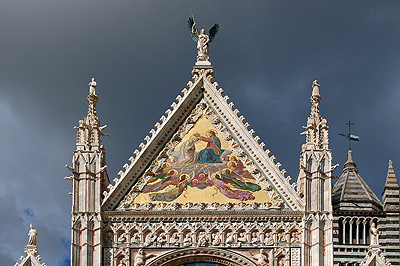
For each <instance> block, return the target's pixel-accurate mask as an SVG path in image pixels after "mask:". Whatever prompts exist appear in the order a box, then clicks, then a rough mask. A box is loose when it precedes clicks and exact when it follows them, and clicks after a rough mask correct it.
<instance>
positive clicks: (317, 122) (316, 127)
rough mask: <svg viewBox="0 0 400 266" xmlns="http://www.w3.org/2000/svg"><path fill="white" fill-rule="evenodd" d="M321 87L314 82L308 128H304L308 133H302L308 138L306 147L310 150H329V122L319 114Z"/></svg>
mask: <svg viewBox="0 0 400 266" xmlns="http://www.w3.org/2000/svg"><path fill="white" fill-rule="evenodd" d="M319 87H320V85H319V84H318V81H317V80H314V82H313V84H312V88H313V90H312V95H311V98H310V100H311V104H312V106H311V114H310V116H309V117H308V120H307V126H306V127H303V128H304V129H306V131H305V132H303V133H301V134H302V135H306V136H307V138H306V142H307V144H306V146H307V147H308V148H310V149H311V148H313V149H328V144H329V139H328V126H327V121H326V119H324V118H322V117H321V115H320V114H319V102H320V100H321V96H320V95H319Z"/></svg>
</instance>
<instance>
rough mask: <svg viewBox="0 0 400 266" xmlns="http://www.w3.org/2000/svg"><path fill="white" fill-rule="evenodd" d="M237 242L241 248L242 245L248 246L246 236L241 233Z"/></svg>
mask: <svg viewBox="0 0 400 266" xmlns="http://www.w3.org/2000/svg"><path fill="white" fill-rule="evenodd" d="M237 241H238V244H239V246H241V245H242V244H246V243H247V237H246V235H245V234H244V233H240V235H239V237H238V239H237Z"/></svg>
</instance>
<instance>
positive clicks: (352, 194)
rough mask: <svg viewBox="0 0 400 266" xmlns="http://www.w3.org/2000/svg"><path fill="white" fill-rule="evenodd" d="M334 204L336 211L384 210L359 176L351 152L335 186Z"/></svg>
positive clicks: (333, 193)
mask: <svg viewBox="0 0 400 266" xmlns="http://www.w3.org/2000/svg"><path fill="white" fill-rule="evenodd" d="M332 204H333V209H334V210H350V211H357V210H365V211H381V210H382V203H381V201H380V200H379V199H378V197H377V196H376V195H375V193H374V192H373V191H372V190H371V188H370V187H369V186H368V185H367V184H366V183H365V181H364V180H363V179H362V177H361V176H360V175H359V174H358V168H357V164H356V163H355V162H354V161H353V152H352V151H351V150H349V152H348V159H347V162H346V163H345V165H344V167H343V170H342V174H341V176H340V177H339V180H338V181H337V182H336V184H335V185H334V186H333V191H332Z"/></svg>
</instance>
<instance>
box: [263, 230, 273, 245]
mask: <svg viewBox="0 0 400 266" xmlns="http://www.w3.org/2000/svg"><path fill="white" fill-rule="evenodd" d="M273 244H274V239H273V238H272V236H271V233H266V234H265V239H264V245H266V246H272V245H273Z"/></svg>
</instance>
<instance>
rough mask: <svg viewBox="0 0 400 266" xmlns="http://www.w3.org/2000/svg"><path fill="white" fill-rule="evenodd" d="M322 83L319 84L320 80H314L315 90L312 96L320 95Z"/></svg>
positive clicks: (313, 86)
mask: <svg viewBox="0 0 400 266" xmlns="http://www.w3.org/2000/svg"><path fill="white" fill-rule="evenodd" d="M320 86H321V85H319V84H318V80H314V81H313V84H312V88H313V91H312V96H317V95H318V96H320V95H319V87H320Z"/></svg>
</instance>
